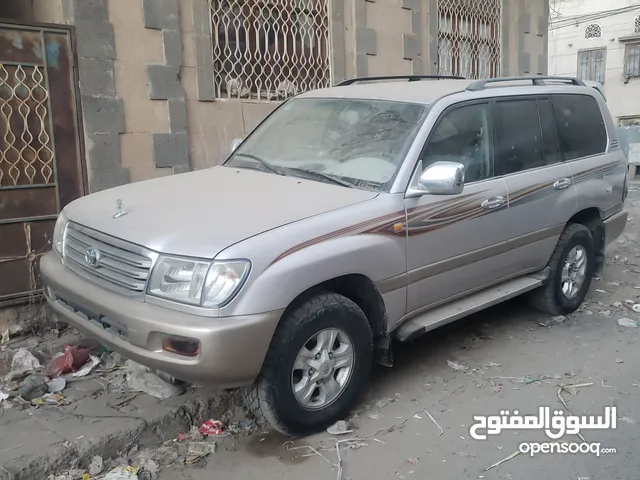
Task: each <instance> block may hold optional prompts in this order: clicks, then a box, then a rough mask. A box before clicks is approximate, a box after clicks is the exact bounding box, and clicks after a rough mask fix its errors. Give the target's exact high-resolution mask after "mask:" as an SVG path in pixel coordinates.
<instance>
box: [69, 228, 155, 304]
mask: <svg viewBox="0 0 640 480" xmlns="http://www.w3.org/2000/svg"><path fill="white" fill-rule="evenodd" d="M89 251H93V252H92V253H93V254H94V259H95V258H96V257H97V259H98V260H97V261H94V265H91V264H90V263H89V262H88V261H87V260H86V257H87V253H88V252H89ZM64 260H65V265H66V266H67V267H68V268H70V269H71V270H73V271H74V272H76V273H77V274H78V275H81V276H83V277H85V278H87V279H89V280H91V281H93V282H95V283H99V284H101V285H103V286H105V287H107V288H110V289H112V290H117V291H120V292H123V293H128V294H131V295H136V294H143V293H144V290H145V288H146V285H147V279H148V278H149V273H150V271H151V257H150V255H149V252H147V251H146V250H145V249H144V248H142V247H139V246H137V245H135V244H132V243H129V242H125V241H123V240H120V239H116V238H113V237H110V236H108V235H105V234H102V233H100V232H96V231H95V230H91V229H89V228H86V227H83V226H81V225H77V224H75V223H71V222H69V224H68V226H67V230H66V234H65V242H64Z"/></svg>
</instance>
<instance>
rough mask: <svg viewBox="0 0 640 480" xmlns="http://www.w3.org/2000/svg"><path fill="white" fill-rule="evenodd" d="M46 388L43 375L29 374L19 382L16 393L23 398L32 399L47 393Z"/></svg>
mask: <svg viewBox="0 0 640 480" xmlns="http://www.w3.org/2000/svg"><path fill="white" fill-rule="evenodd" d="M47 390H48V388H47V382H46V381H45V379H44V378H43V377H40V376H38V375H29V376H28V377H27V378H25V379H24V380H23V381H22V383H21V384H20V387H19V388H18V393H19V394H20V396H21V397H22V398H23V399H25V400H33V399H34V398H38V397H42V396H43V395H44V394H45V393H47Z"/></svg>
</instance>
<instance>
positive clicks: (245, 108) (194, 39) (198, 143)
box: [153, 0, 278, 169]
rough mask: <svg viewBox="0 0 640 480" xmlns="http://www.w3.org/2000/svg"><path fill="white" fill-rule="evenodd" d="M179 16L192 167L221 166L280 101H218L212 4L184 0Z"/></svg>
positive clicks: (203, 1) (180, 6)
mask: <svg viewBox="0 0 640 480" xmlns="http://www.w3.org/2000/svg"><path fill="white" fill-rule="evenodd" d="M153 1H155V0H153ZM179 15H180V22H181V32H182V42H183V66H182V76H181V77H182V86H183V88H184V92H185V103H186V111H187V130H188V132H189V155H190V160H191V166H192V167H193V168H194V169H201V168H207V167H211V166H213V165H217V164H219V163H220V162H222V161H223V160H224V159H225V158H226V156H227V155H228V153H229V149H230V147H231V143H232V142H233V139H234V138H241V137H244V136H245V135H246V134H247V133H249V132H250V131H251V130H252V129H253V128H254V127H255V126H256V125H257V124H258V123H259V122H260V121H261V120H262V119H263V118H264V117H266V116H267V115H268V114H269V113H270V112H271V111H272V110H273V109H274V108H276V107H277V105H278V103H277V102H269V103H266V102H257V101H251V100H226V99H216V98H215V92H214V85H213V52H212V48H213V43H212V39H211V25H210V23H211V20H210V19H211V15H210V9H209V2H208V0H179Z"/></svg>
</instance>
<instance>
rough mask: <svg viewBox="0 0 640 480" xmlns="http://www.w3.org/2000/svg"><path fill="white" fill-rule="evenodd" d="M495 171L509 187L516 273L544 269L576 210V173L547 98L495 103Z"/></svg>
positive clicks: (516, 98)
mask: <svg viewBox="0 0 640 480" xmlns="http://www.w3.org/2000/svg"><path fill="white" fill-rule="evenodd" d="M493 118H494V125H495V135H496V170H497V173H498V174H501V175H503V176H504V179H505V182H506V184H507V192H508V198H509V209H508V213H507V215H506V216H507V225H508V229H509V235H510V240H509V242H510V244H511V248H512V249H513V251H514V252H515V253H516V255H515V259H516V263H515V264H514V270H515V269H517V270H518V271H519V272H521V273H524V272H528V271H533V270H538V269H542V268H543V267H544V266H545V265H546V264H547V262H548V260H549V258H550V256H551V254H552V252H553V249H554V248H555V245H556V243H557V240H558V238H559V236H560V233H561V232H562V229H563V228H564V225H565V223H566V222H567V220H569V218H570V217H571V216H572V215H573V213H574V212H575V210H576V207H577V197H576V192H575V188H574V186H573V180H572V175H571V170H570V169H569V167H568V165H567V164H566V163H564V162H563V161H562V156H561V154H560V146H559V142H558V133H557V126H556V121H555V118H554V114H553V109H552V106H551V102H550V99H549V98H548V97H546V96H540V97H533V96H526V97H510V98H506V99H500V100H496V101H495V103H494V104H493Z"/></svg>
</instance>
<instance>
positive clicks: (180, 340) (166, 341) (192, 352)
mask: <svg viewBox="0 0 640 480" xmlns="http://www.w3.org/2000/svg"><path fill="white" fill-rule="evenodd" d="M162 350H164V351H165V352H171V353H175V354H176V355H182V356H184V357H197V356H198V354H199V353H200V340H196V339H195V338H186V337H179V336H176V335H165V336H163V337H162Z"/></svg>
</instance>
